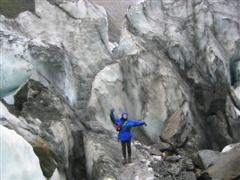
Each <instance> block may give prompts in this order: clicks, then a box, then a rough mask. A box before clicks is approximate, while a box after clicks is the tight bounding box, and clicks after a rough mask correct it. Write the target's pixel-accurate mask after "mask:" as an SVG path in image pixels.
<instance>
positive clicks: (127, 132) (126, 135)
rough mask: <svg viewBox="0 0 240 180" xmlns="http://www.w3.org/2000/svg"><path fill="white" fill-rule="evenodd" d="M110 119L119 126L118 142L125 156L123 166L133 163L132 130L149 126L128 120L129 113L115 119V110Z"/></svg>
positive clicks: (142, 122)
mask: <svg viewBox="0 0 240 180" xmlns="http://www.w3.org/2000/svg"><path fill="white" fill-rule="evenodd" d="M110 118H111V120H112V122H113V123H114V124H115V125H116V126H117V127H116V130H117V131H118V140H119V141H121V145H122V155H123V164H126V163H127V162H128V163H131V162H132V159H131V155H132V152H131V140H132V133H131V128H132V127H136V126H142V125H145V126H146V125H147V124H146V123H145V122H144V121H136V120H131V119H128V114H127V112H123V113H122V116H121V118H119V119H118V118H115V115H114V109H111V112H110ZM126 148H127V152H128V161H127V158H126Z"/></svg>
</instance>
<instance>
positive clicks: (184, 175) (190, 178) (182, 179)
mask: <svg viewBox="0 0 240 180" xmlns="http://www.w3.org/2000/svg"><path fill="white" fill-rule="evenodd" d="M176 179H177V180H195V179H196V176H195V174H194V172H189V171H183V172H181V173H180V174H179V175H178V176H177V178H176Z"/></svg>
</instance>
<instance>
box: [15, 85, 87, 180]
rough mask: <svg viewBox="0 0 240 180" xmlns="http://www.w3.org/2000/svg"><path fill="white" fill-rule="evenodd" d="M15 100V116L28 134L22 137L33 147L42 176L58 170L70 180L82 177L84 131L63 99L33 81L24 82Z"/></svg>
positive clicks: (83, 167)
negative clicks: (22, 119)
mask: <svg viewBox="0 0 240 180" xmlns="http://www.w3.org/2000/svg"><path fill="white" fill-rule="evenodd" d="M14 99H15V104H14V106H15V108H16V109H17V110H18V111H17V112H18V115H19V116H21V117H22V118H24V119H25V120H26V122H27V124H24V125H22V126H26V127H23V128H24V129H26V130H28V131H29V133H30V136H29V134H24V133H23V134H21V135H22V136H23V137H24V138H25V139H26V140H27V141H29V142H30V144H32V146H33V149H34V151H35V153H36V155H37V156H38V157H39V160H40V165H41V168H42V170H43V173H44V175H45V176H46V177H47V178H49V177H51V176H52V174H53V172H54V170H55V169H56V168H58V170H59V171H60V172H61V173H65V175H66V177H67V178H69V179H75V178H76V177H81V176H82V177H83V176H84V175H85V155H84V147H83V130H84V128H83V126H82V125H81V123H80V122H79V121H77V119H78V117H77V115H76V114H75V113H74V111H73V110H72V109H71V107H70V106H69V105H68V103H67V102H66V101H65V99H64V98H63V97H62V96H60V95H58V93H57V92H52V91H50V90H49V89H48V88H46V87H44V86H43V85H42V84H40V83H39V82H37V81H34V80H29V81H27V82H26V83H24V84H23V85H22V86H21V87H20V88H19V89H18V91H17V92H16V94H15V96H14ZM13 128H14V125H13ZM22 132H23V131H22Z"/></svg>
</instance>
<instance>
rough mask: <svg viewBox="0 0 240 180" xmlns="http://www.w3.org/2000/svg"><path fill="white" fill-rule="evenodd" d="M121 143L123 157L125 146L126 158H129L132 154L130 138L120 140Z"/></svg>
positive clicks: (124, 155)
mask: <svg viewBox="0 0 240 180" xmlns="http://www.w3.org/2000/svg"><path fill="white" fill-rule="evenodd" d="M121 144H122V154H123V158H124V159H126V148H127V150H128V158H131V155H132V150H131V140H130V141H121Z"/></svg>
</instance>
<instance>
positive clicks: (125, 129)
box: [110, 112, 144, 141]
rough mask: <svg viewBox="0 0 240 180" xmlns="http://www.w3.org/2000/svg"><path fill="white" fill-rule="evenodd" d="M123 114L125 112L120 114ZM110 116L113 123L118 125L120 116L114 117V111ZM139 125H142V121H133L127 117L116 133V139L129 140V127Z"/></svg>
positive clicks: (130, 137)
mask: <svg viewBox="0 0 240 180" xmlns="http://www.w3.org/2000/svg"><path fill="white" fill-rule="evenodd" d="M123 114H127V113H126V112H123V113H122V116H123ZM110 118H111V120H112V122H113V123H114V124H115V125H119V124H120V123H121V121H122V120H121V118H120V119H118V118H115V116H114V112H111V113H110ZM141 125H144V122H143V121H135V120H131V119H127V120H126V121H125V122H124V123H123V124H122V128H121V130H120V131H119V133H118V140H120V141H130V140H131V139H132V133H131V128H132V127H136V126H141Z"/></svg>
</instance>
